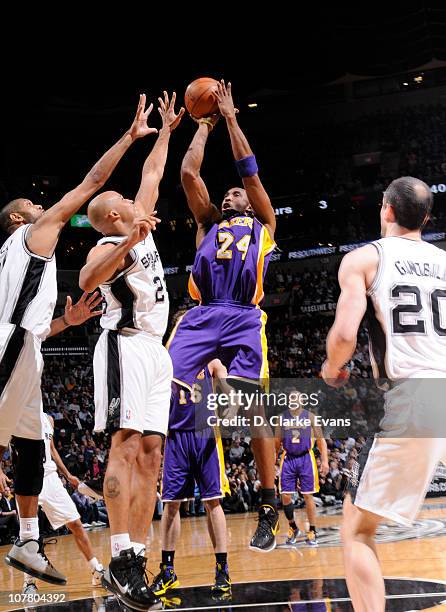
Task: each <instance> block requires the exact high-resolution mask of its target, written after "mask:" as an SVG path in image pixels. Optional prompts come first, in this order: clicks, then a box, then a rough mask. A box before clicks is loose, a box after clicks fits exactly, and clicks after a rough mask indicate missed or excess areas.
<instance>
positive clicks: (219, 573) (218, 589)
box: [211, 563, 231, 593]
mask: <svg viewBox="0 0 446 612" xmlns="http://www.w3.org/2000/svg"><path fill="white" fill-rule="evenodd" d="M211 591H212V593H230V592H231V579H230V578H229V567H228V564H227V563H225V564H224V565H222V564H221V563H217V565H216V567H215V582H214V585H213V586H212V587H211Z"/></svg>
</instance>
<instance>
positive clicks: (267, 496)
mask: <svg viewBox="0 0 446 612" xmlns="http://www.w3.org/2000/svg"><path fill="white" fill-rule="evenodd" d="M262 504H268V506H273V508H277V500H276V492H275V490H274V489H262Z"/></svg>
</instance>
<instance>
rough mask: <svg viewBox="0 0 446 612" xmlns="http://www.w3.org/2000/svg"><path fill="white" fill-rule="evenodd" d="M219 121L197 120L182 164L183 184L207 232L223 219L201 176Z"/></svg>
mask: <svg viewBox="0 0 446 612" xmlns="http://www.w3.org/2000/svg"><path fill="white" fill-rule="evenodd" d="M217 119H218V115H214V116H212V117H205V118H203V119H198V120H197V124H198V127H197V131H196V132H195V135H194V137H193V139H192V142H191V144H190V147H189V148H188V150H187V152H186V155H185V156H184V158H183V163H182V164H181V184H182V185H183V189H184V192H185V194H186V198H187V204H188V206H189V208H190V210H191V212H192V214H193V215H194V219H195V222H196V223H197V225H198V228H199V230H200V228H201V229H204V230H205V228H206V226H208V225H209V224H211V223H213V222H215V221H220V219H221V213H220V211H219V210H218V209H217V207H216V206H215V205H214V204H212V203H211V200H210V197H209V193H208V190H207V187H206V185H205V182H204V181H203V179H202V177H201V174H200V170H201V165H202V163H203V157H204V149H205V146H206V142H207V139H208V136H209V133H210V132H211V130H212V129H213V127H214V125H215V123H216V122H217ZM197 246H198V244H197Z"/></svg>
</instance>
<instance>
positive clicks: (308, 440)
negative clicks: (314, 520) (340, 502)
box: [279, 410, 319, 494]
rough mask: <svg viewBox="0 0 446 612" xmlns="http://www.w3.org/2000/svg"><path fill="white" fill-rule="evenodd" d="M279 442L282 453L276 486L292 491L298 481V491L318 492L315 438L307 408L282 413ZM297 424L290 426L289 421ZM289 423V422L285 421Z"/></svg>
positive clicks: (281, 489) (284, 490)
mask: <svg viewBox="0 0 446 612" xmlns="http://www.w3.org/2000/svg"><path fill="white" fill-rule="evenodd" d="M282 420H283V422H286V423H287V424H284V425H282V428H281V429H282V446H283V455H282V458H281V460H280V474H279V489H280V493H294V492H295V491H297V481H299V483H300V492H301V493H308V494H309V493H317V492H318V491H319V477H318V471H317V465H316V459H315V457H314V453H313V446H314V438H313V429H312V427H311V424H308V425H304V422H305V421H306V420H308V422H309V421H310V415H309V412H308V410H302V411H301V412H300V413H299V414H298V413H297V412H294V413H292V412H290V410H287V411H286V412H285V413H284V414H283V415H282ZM293 421H294V423H295V424H296V426H293V424H292V422H293ZM288 423H289V424H288Z"/></svg>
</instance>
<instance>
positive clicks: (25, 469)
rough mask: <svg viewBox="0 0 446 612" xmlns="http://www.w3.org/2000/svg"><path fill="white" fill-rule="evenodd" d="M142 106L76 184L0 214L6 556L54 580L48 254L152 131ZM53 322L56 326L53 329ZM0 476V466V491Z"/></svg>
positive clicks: (0, 481) (52, 271) (0, 427)
mask: <svg viewBox="0 0 446 612" xmlns="http://www.w3.org/2000/svg"><path fill="white" fill-rule="evenodd" d="M150 110H151V108H149V109H148V111H147V113H144V108H142V107H141V104H139V105H138V110H137V114H136V116H135V119H134V121H133V123H132V125H131V127H130V129H129V130H128V131H127V132H126V133H125V134H124V136H122V138H121V139H120V140H119V141H118V142H117V143H116V144H115V145H113V146H112V147H111V148H110V149H109V150H108V151H107V152H106V153H105V154H104V155H103V157H102V158H101V159H100V160H99V161H98V162H97V163H96V164H95V165H94V166H93V168H92V169H91V170H90V171H89V172H88V174H87V175H86V176H85V178H84V180H83V181H82V183H80V185H78V186H77V187H75V188H74V189H73V190H72V191H70V192H68V193H67V194H66V195H65V196H64V197H63V198H62V199H61V200H60V201H59V202H58V203H57V204H55V205H54V206H52V207H51V208H49V209H48V210H47V211H44V209H43V208H42V206H39V205H37V204H33V203H32V202H31V201H30V200H27V199H24V198H20V199H17V200H13V201H12V202H10V203H9V204H7V205H6V206H5V207H4V208H3V209H2V210H1V211H0V227H1V228H2V229H3V230H5V231H6V232H7V233H9V234H11V236H10V237H9V238H8V239H7V240H6V242H5V243H4V244H3V246H2V248H1V249H0V456H1V455H2V454H3V451H4V450H5V448H6V446H7V445H8V443H9V439H10V437H11V435H14V452H13V458H14V461H15V467H14V472H15V473H14V480H15V489H16V496H17V505H18V508H19V514H20V534H19V540H17V541H16V543H15V545H14V546H13V547H12V549H11V551H10V552H9V554H8V555H7V557H6V558H5V561H6V562H7V563H9V564H10V565H13V566H14V567H15V568H17V569H20V570H21V571H25V572H28V573H29V574H32V575H33V576H35V577H37V578H41V579H42V580H46V581H47V582H52V583H55V584H64V583H65V582H66V579H65V577H64V576H62V574H60V573H59V572H58V571H57V570H55V568H54V567H53V566H52V565H51V563H50V562H49V561H48V559H47V558H46V556H45V554H44V550H43V544H42V542H41V541H39V527H38V520H37V499H38V495H39V493H40V491H41V489H42V483H43V456H44V452H43V451H44V449H43V440H42V428H41V420H40V405H41V392H40V377H41V372H42V366H43V359H42V355H41V353H40V345H41V342H42V341H43V340H45V338H46V337H47V336H48V335H49V333H50V332H52V333H57V332H58V331H61V330H62V329H63V328H64V323H63V321H62V322H60V320H59V321H58V320H56V321H55V322H54V323H51V319H52V316H53V311H54V306H55V303H56V297H57V284H56V260H55V256H54V251H55V248H56V245H57V242H58V239H59V235H60V232H61V230H62V228H63V227H64V225H65V224H66V223H67V222H68V221H69V219H70V218H71V217H72V215H73V214H74V213H76V212H77V211H78V210H79V208H80V207H81V206H82V205H83V204H84V203H85V202H86V201H87V200H88V199H89V198H90V197H91V196H92V195H93V194H94V193H95V192H96V191H97V190H98V189H100V188H101V187H102V186H103V185H104V184H105V182H106V181H107V179H108V178H109V176H110V175H111V173H112V172H113V170H114V168H115V167H116V165H117V163H118V162H119V160H120V159H121V157H122V156H123V155H124V153H125V152H126V151H127V149H128V148H129V146H130V145H131V144H132V143H133V142H134V141H135V140H136V139H138V138H141V137H143V136H145V135H146V134H149V133H152V132H155V131H156V130H154V129H152V128H148V127H147V115H148V113H149V112H150ZM53 326H54V328H53ZM5 483H6V477H5V475H4V474H3V472H2V471H0V490H3V488H4V485H5Z"/></svg>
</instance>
